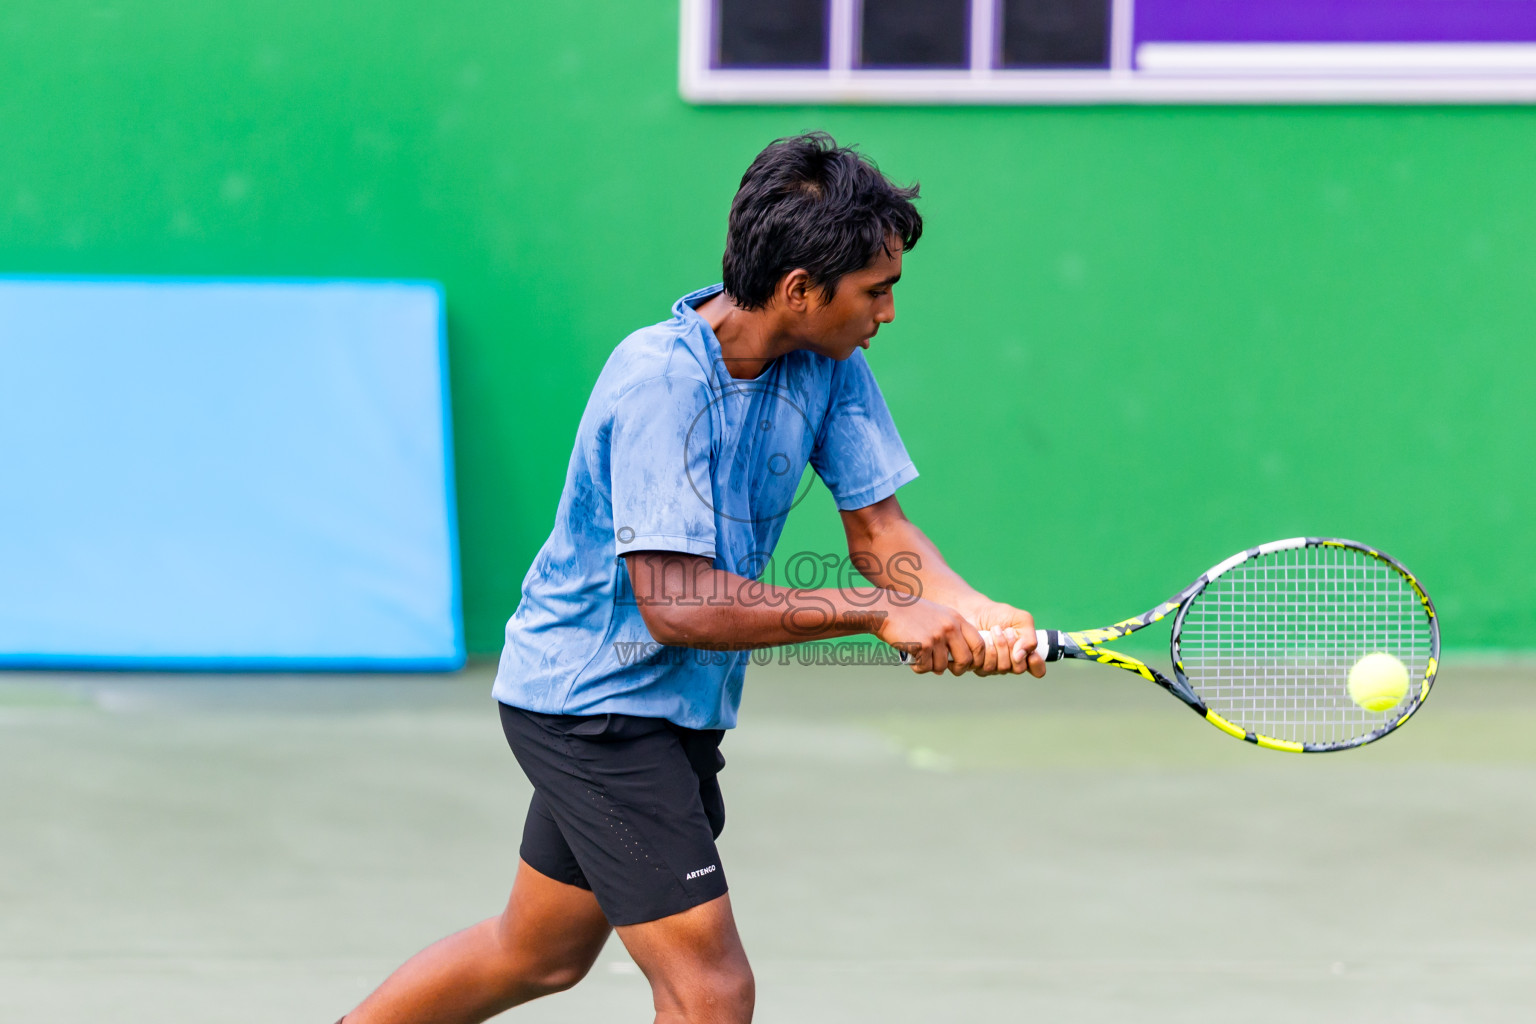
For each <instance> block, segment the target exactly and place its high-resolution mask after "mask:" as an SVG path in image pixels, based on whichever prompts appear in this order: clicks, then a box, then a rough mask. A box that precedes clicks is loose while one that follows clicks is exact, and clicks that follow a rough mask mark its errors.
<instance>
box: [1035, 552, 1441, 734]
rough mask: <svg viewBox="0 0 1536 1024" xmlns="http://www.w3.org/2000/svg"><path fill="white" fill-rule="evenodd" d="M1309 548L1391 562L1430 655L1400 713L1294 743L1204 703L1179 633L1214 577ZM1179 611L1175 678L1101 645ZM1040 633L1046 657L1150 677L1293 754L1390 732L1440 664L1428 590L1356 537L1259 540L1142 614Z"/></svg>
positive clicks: (1202, 711) (1228, 726) (1423, 695)
mask: <svg viewBox="0 0 1536 1024" xmlns="http://www.w3.org/2000/svg"><path fill="white" fill-rule="evenodd" d="M1307 547H1332V548H1346V549H1349V550H1353V551H1358V552H1361V553H1362V554H1365V555H1368V556H1370V557H1371V558H1375V559H1377V560H1379V561H1381V562H1384V563H1386V564H1387V565H1389V566H1391V567H1392V569H1393V570H1395V571H1396V572H1397V574H1398V575H1399V576H1401V577H1402V578H1403V580H1404V581H1406V582H1407V584H1408V585H1409V587H1411V588H1412V589H1413V593H1414V595H1415V596H1416V597H1417V598H1418V599H1419V603H1420V604H1421V605H1422V606H1423V608H1424V612H1425V614H1426V615H1427V616H1428V619H1429V643H1430V651H1429V658H1428V660H1427V661H1426V662H1425V667H1424V679H1423V685H1422V686H1421V687H1419V691H1418V693H1417V694H1415V695H1414V697H1413V700H1412V701H1410V702H1409V704H1408V706H1407V707H1405V708H1403V710H1402V713H1401V714H1399V715H1397V716H1396V717H1395V718H1392V719H1390V720H1388V721H1386V722H1384V723H1383V724H1382V725H1381V726H1380V727H1379V728H1377V729H1375V730H1373V731H1371V732H1369V733H1366V734H1364V735H1361V736H1355V737H1351V738H1350V739H1348V740H1341V741H1338V742H1334V743H1297V742H1295V741H1293V740H1283V739H1277V738H1276V737H1273V736H1265V735H1264V734H1262V733H1256V732H1253V731H1252V730H1245V729H1243V728H1241V727H1239V726H1237V725H1234V724H1232V723H1231V722H1229V721H1227V719H1225V718H1223V717H1222V716H1221V715H1219V714H1217V713H1216V712H1215V711H1213V710H1211V709H1210V708H1209V707H1207V706H1206V704H1205V702H1204V701H1202V700H1201V699H1200V696H1199V694H1197V693H1196V692H1195V690H1194V687H1192V686H1191V685H1190V682H1189V677H1188V676H1186V675H1185V673H1184V660H1183V655H1182V652H1181V650H1180V646H1179V638H1180V633H1181V632H1182V631H1183V627H1184V617H1185V615H1186V614H1188V612H1189V609H1190V606H1191V605H1192V604H1194V601H1195V599H1196V598H1197V597H1199V596H1200V594H1201V593H1203V592H1204V591H1205V589H1206V587H1208V586H1210V585H1211V584H1212V583H1213V582H1215V581H1216V580H1218V579H1220V578H1221V577H1222V576H1224V575H1226V574H1227V573H1228V572H1230V571H1232V570H1233V569H1235V568H1236V567H1237V566H1239V565H1242V564H1243V563H1244V562H1247V561H1249V560H1250V559H1253V558H1258V557H1260V556H1262V555H1268V554H1272V553H1274V552H1276V551H1291V550H1296V549H1299V548H1307ZM1174 612H1177V615H1175V617H1174V620H1173V631H1172V635H1171V636H1170V637H1169V641H1168V654H1169V658H1170V660H1171V661H1172V662H1173V673H1174V674H1173V678H1172V679H1170V678H1168V677H1167V676H1165V675H1163V674H1162V673H1161V672H1159V671H1157V669H1155V668H1153V667H1152V666H1150V665H1148V664H1146V663H1145V662H1143V661H1141V660H1139V659H1137V658H1133V657H1131V656H1130V655H1128V654H1122V653H1120V652H1119V651H1112V650H1106V649H1105V648H1104V647H1103V646H1102V645H1103V644H1106V643H1109V642H1110V641H1113V640H1118V639H1120V638H1121V637H1124V636H1129V635H1130V634H1132V633H1135V632H1136V631H1137V630H1141V629H1145V628H1146V627H1148V626H1150V625H1152V624H1153V623H1155V622H1161V621H1162V620H1163V619H1165V618H1167V617H1168V615H1169V614H1170V613H1174ZM1036 634H1037V636H1038V637H1039V647H1038V648H1037V651H1038V652H1039V653H1040V654H1041V656H1042V657H1043V658H1044V659H1045V660H1046V661H1060V660H1062V659H1064V658H1073V659H1078V660H1083V661H1096V662H1098V663H1099V664H1101V665H1111V666H1113V667H1115V668H1118V669H1123V670H1125V671H1127V672H1131V673H1134V674H1136V675H1138V676H1141V677H1142V678H1143V679H1145V680H1147V681H1148V682H1153V683H1156V684H1157V685H1159V686H1161V687H1162V688H1163V689H1165V690H1167V691H1168V692H1169V693H1171V694H1173V695H1174V696H1175V697H1177V698H1179V700H1181V701H1183V702H1184V703H1185V704H1186V705H1187V706H1188V707H1189V708H1190V709H1191V710H1193V711H1194V712H1195V713H1196V714H1198V715H1200V717H1202V718H1204V719H1205V720H1206V721H1207V722H1210V723H1211V724H1212V725H1214V726H1215V727H1216V728H1218V729H1220V730H1221V731H1222V732H1224V733H1226V734H1227V735H1229V736H1234V737H1236V738H1237V739H1240V740H1246V741H1247V742H1249V743H1253V744H1256V745H1258V746H1261V747H1265V748H1267V749H1269V750H1282V751H1286V752H1288V753H1296V754H1318V753H1326V752H1329V751H1334V750H1347V749H1350V748H1351V747H1359V746H1363V745H1364V744H1367V743H1370V742H1372V741H1374V740H1378V739H1380V738H1381V737H1383V736H1385V735H1386V734H1387V733H1389V732H1392V731H1393V730H1395V729H1397V728H1398V727H1399V726H1401V725H1402V724H1403V723H1404V722H1406V721H1408V719H1409V718H1411V717H1412V716H1413V714H1414V712H1416V711H1418V709H1419V708H1420V707H1422V706H1423V704H1424V701H1425V700H1426V699H1427V698H1428V697H1429V691H1430V688H1431V687H1432V686H1433V685H1434V682H1435V674H1436V673H1437V672H1438V671H1439V667H1440V620H1439V618H1438V617H1437V616H1436V615H1435V606H1434V602H1432V601H1431V600H1430V599H1429V594H1428V593H1426V592H1425V590H1424V588H1423V587H1422V586H1421V585H1420V584H1419V581H1418V579H1417V578H1416V577H1415V576H1414V575H1413V573H1411V572H1409V571H1408V569H1407V567H1406V566H1404V565H1403V564H1402V563H1401V562H1399V561H1398V560H1397V559H1395V558H1393V557H1392V556H1390V555H1388V554H1386V553H1385V552H1383V551H1381V550H1379V549H1377V548H1373V547H1371V546H1370V545H1368V544H1361V543H1359V542H1358V541H1353V540H1344V539H1342V538H1338V537H1292V538H1289V539H1287V540H1277V541H1271V542H1270V543H1268V544H1260V545H1259V546H1258V547H1253V548H1247V549H1245V550H1243V551H1239V552H1238V553H1237V554H1235V555H1233V556H1232V557H1231V558H1228V559H1226V560H1225V561H1223V562H1220V563H1218V564H1216V565H1214V566H1212V567H1211V568H1210V569H1208V570H1206V572H1204V573H1202V574H1201V576H1200V578H1199V579H1197V580H1195V581H1194V582H1193V583H1191V584H1190V585H1189V586H1187V587H1185V588H1184V589H1183V590H1181V591H1179V592H1178V593H1177V594H1175V595H1173V596H1172V597H1170V598H1169V599H1168V600H1166V601H1164V602H1162V603H1161V604H1158V605H1154V606H1153V607H1151V608H1149V609H1147V610H1146V611H1145V612H1142V613H1141V614H1140V615H1137V616H1134V617H1132V618H1129V619H1124V620H1122V621H1120V622H1117V623H1115V624H1114V625H1112V626H1104V627H1102V628H1099V629H1084V630H1077V631H1068V630H1056V629H1038V630H1036Z"/></svg>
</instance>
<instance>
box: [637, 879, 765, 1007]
mask: <svg viewBox="0 0 1536 1024" xmlns="http://www.w3.org/2000/svg"><path fill="white" fill-rule="evenodd" d="M618 932H619V938H621V939H623V940H624V946H625V948H626V949H628V950H629V955H630V956H631V957H633V958H634V960H635V963H636V964H638V965H639V967H640V970H641V971H643V972H645V976H646V979H647V980H649V981H650V983H651V995H652V998H653V1000H654V1001H655V1005H656V1024H747V1022H749V1021H750V1020H751V1019H752V1005H753V999H754V989H753V981H752V968H751V967H750V966H749V965H748V964H747V954H746V951H745V950H743V949H742V946H741V936H740V935H738V934H737V932H736V919H735V918H734V917H733V916H732V914H731V897H730V896H729V895H725V896H720V897H717V898H716V899H713V900H710V901H709V902H708V903H701V904H699V905H698V906H696V907H693V908H692V909H690V910H685V911H683V912H682V913H680V914H673V915H671V916H670V917H663V918H661V919H660V920H657V921H647V922H646V923H644V924H631V925H624V926H622V927H620V928H619V929H618Z"/></svg>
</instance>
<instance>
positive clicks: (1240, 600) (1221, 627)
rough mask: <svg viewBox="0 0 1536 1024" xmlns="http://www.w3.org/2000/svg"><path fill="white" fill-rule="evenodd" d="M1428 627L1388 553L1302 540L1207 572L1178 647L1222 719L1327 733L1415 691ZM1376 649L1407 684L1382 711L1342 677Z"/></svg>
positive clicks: (1356, 730) (1295, 733) (1393, 712)
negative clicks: (1356, 695)
mask: <svg viewBox="0 0 1536 1024" xmlns="http://www.w3.org/2000/svg"><path fill="white" fill-rule="evenodd" d="M1431 628H1432V627H1431V622H1430V619H1429V616H1428V614H1427V613H1426V611H1425V609H1424V607H1423V605H1422V604H1421V602H1420V600H1419V596H1418V594H1417V593H1416V592H1415V590H1414V588H1413V587H1412V586H1410V585H1409V583H1408V581H1407V580H1406V579H1404V578H1403V576H1402V574H1401V573H1399V572H1398V571H1397V570H1396V569H1395V568H1394V567H1393V566H1392V565H1391V564H1390V563H1388V562H1385V561H1383V560H1381V559H1379V558H1376V557H1374V556H1372V555H1370V554H1368V553H1366V552H1363V551H1357V550H1355V549H1353V548H1340V547H1323V546H1314V545H1308V546H1306V547H1300V548H1293V549H1289V550H1283V551H1274V552H1270V553H1268V554H1264V555H1259V556H1256V557H1254V558H1251V559H1249V560H1248V561H1247V562H1244V563H1243V564H1242V565H1239V566H1236V567H1234V568H1233V569H1231V570H1230V571H1228V572H1227V573H1225V574H1224V575H1222V576H1220V577H1218V578H1217V579H1215V580H1213V581H1212V582H1211V583H1210V585H1209V586H1207V587H1206V589H1205V590H1204V591H1203V592H1202V593H1201V594H1200V595H1199V596H1198V597H1196V598H1195V600H1194V601H1193V602H1192V603H1191V605H1190V607H1189V610H1188V611H1187V612H1186V613H1185V616H1184V622H1183V628H1182V630H1181V631H1180V634H1179V646H1180V657H1181V660H1182V662H1183V666H1184V672H1185V675H1186V677H1187V678H1188V680H1189V683H1190V686H1191V687H1192V688H1193V689H1194V690H1195V692H1196V693H1197V694H1198V695H1199V696H1200V698H1201V700H1203V701H1204V702H1205V704H1206V706H1207V707H1209V708H1210V709H1211V710H1213V711H1215V712H1216V713H1217V714H1219V715H1221V716H1222V717H1223V718H1225V719H1227V720H1228V721H1229V722H1231V723H1232V724H1233V725H1236V726H1238V727H1239V728H1242V729H1244V730H1247V731H1251V732H1255V733H1259V734H1262V735H1266V736H1272V737H1274V738H1275V739H1280V740H1287V741H1291V742H1296V743H1306V744H1317V745H1330V744H1338V743H1347V742H1349V741H1350V740H1353V739H1357V738H1359V737H1362V736H1365V735H1369V734H1370V733H1374V732H1376V731H1378V730H1380V729H1382V728H1383V727H1384V726H1386V725H1388V724H1389V723H1390V722H1392V721H1393V720H1394V719H1395V718H1397V717H1398V716H1399V715H1401V714H1402V713H1403V711H1404V710H1405V709H1406V708H1408V707H1411V706H1412V705H1413V704H1414V702H1416V701H1417V700H1418V698H1419V695H1420V691H1421V689H1422V687H1423V685H1424V677H1425V674H1426V669H1427V667H1428V661H1429V658H1430V656H1431V652H1432V650H1433V645H1432V638H1431ZM1377 651H1385V652H1386V653H1388V654H1391V655H1392V656H1393V657H1395V658H1397V659H1398V660H1399V661H1401V662H1402V663H1403V665H1404V666H1405V667H1406V668H1407V670H1408V686H1409V689H1408V693H1407V694H1406V695H1405V696H1404V697H1403V699H1402V700H1400V701H1398V703H1397V704H1396V705H1395V706H1394V707H1392V708H1389V709H1387V710H1385V711H1382V712H1372V711H1368V710H1366V709H1365V708H1363V707H1361V706H1360V705H1358V704H1356V703H1355V702H1354V700H1352V699H1351V698H1350V696H1349V689H1348V680H1349V671H1350V669H1351V668H1353V667H1354V665H1355V664H1356V663H1357V662H1358V661H1359V660H1360V659H1361V658H1363V657H1365V655H1367V654H1372V653H1375V652H1377Z"/></svg>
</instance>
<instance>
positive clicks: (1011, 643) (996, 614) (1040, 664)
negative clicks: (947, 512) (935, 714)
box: [841, 495, 1045, 676]
mask: <svg viewBox="0 0 1536 1024" xmlns="http://www.w3.org/2000/svg"><path fill="white" fill-rule="evenodd" d="M841 514H842V517H843V532H844V533H846V534H847V535H848V554H849V557H850V558H851V559H852V561H853V564H854V567H855V568H857V569H858V570H859V572H860V573H862V574H863V575H864V577H865V578H866V579H868V580H869V581H870V582H871V583H873V584H875V586H877V587H883V588H885V589H887V590H895V591H903V592H906V593H910V594H914V595H915V596H918V597H923V598H926V599H928V600H930V601H937V602H938V603H940V604H944V605H948V606H949V607H951V608H953V609H955V611H957V612H959V613H960V614H961V615H963V616H965V617H966V618H967V619H969V620H970V621H971V623H972V624H974V625H975V626H976V628H977V629H981V630H988V629H991V630H993V636H994V637H996V638H997V642H995V643H992V644H989V645H988V647H987V658H986V663H985V664H984V665H983V666H981V667H979V668H977V670H976V674H977V675H992V674H994V673H998V672H1012V673H1015V674H1017V673H1021V672H1025V671H1028V672H1029V673H1030V674H1031V675H1033V676H1043V675H1045V662H1044V661H1042V660H1041V658H1040V656H1039V655H1038V654H1036V653H1034V651H1035V620H1034V618H1033V616H1031V615H1030V614H1029V612H1027V611H1024V610H1023V609H1022V608H1015V607H1014V606H1013V605H1010V604H1004V603H1002V602H1001V601H993V600H991V599H990V598H988V597H987V596H986V595H985V594H982V593H981V592H979V591H978V590H976V588H975V587H972V586H971V585H970V584H969V583H967V582H966V581H965V580H964V579H963V578H961V576H960V574H959V573H957V572H955V570H953V569H951V568H950V567H949V565H948V563H946V562H945V561H944V556H943V555H941V554H939V549H938V548H937V547H935V546H934V543H933V541H931V540H929V539H928V536H927V534H925V533H923V531H922V530H920V529H918V527H917V525H916V524H915V523H913V522H912V521H911V520H910V519H908V518H907V517H906V514H905V513H904V512H902V510H901V504H900V502H898V501H897V500H896V497H895V495H892V496H891V497H889V498H886V499H885V500H884V501H878V502H876V503H875V504H873V505H869V506H866V507H865V508H857V509H845V510H843V512H842V513H841Z"/></svg>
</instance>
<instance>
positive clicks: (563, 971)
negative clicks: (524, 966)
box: [520, 964, 591, 996]
mask: <svg viewBox="0 0 1536 1024" xmlns="http://www.w3.org/2000/svg"><path fill="white" fill-rule="evenodd" d="M590 967H591V965H590V964H553V965H547V966H542V967H537V968H534V969H531V970H526V971H525V972H524V973H523V977H522V978H521V979H520V981H521V984H523V985H524V986H526V987H527V988H530V989H532V990H534V991H536V992H537V993H538V994H539V995H541V996H547V995H553V994H554V993H556V992H564V991H565V990H566V989H569V988H575V987H576V983H577V982H579V981H580V980H581V979H582V978H585V977H586V976H587V971H588V970H589V969H590Z"/></svg>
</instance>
